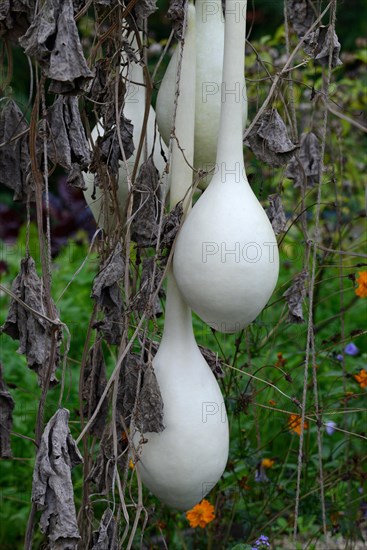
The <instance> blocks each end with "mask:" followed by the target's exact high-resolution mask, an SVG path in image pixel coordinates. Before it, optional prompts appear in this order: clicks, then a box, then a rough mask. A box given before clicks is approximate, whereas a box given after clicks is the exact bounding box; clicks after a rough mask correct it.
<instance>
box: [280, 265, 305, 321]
mask: <svg viewBox="0 0 367 550" xmlns="http://www.w3.org/2000/svg"><path fill="white" fill-rule="evenodd" d="M307 279H308V272H307V271H306V270H303V271H302V272H301V273H299V274H298V275H296V276H295V277H294V279H293V282H292V284H291V286H290V287H289V288H288V290H286V291H285V292H284V294H283V296H284V298H285V301H286V302H287V304H288V309H289V312H288V321H289V322H290V323H295V324H300V323H304V322H305V319H304V317H303V310H302V302H303V300H304V299H305V296H306V281H307Z"/></svg>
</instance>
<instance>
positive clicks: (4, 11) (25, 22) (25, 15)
mask: <svg viewBox="0 0 367 550" xmlns="http://www.w3.org/2000/svg"><path fill="white" fill-rule="evenodd" d="M34 7H35V0H1V2H0V37H1V38H5V39H7V40H11V41H12V42H16V41H17V40H18V38H19V37H20V36H21V35H22V34H24V33H25V32H26V30H27V29H28V27H29V25H30V24H31V20H32V16H33V12H34Z"/></svg>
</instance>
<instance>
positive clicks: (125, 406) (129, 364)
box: [117, 353, 142, 427]
mask: <svg viewBox="0 0 367 550" xmlns="http://www.w3.org/2000/svg"><path fill="white" fill-rule="evenodd" d="M141 370H142V361H141V359H140V356H139V355H137V354H136V353H128V354H127V356H126V358H125V360H124V362H123V364H122V368H121V371H120V376H119V385H118V396H117V410H118V411H119V413H120V414H121V415H122V416H123V418H124V420H125V423H126V426H128V427H129V426H130V422H131V417H132V413H133V409H134V406H135V401H136V398H137V395H136V393H137V389H138V383H139V376H140V375H141ZM140 383H141V381H140Z"/></svg>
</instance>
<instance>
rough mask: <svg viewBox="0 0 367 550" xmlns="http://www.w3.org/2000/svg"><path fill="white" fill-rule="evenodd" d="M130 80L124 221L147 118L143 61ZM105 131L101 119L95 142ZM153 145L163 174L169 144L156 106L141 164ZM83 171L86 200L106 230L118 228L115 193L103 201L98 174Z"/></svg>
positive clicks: (122, 170)
mask: <svg viewBox="0 0 367 550" xmlns="http://www.w3.org/2000/svg"><path fill="white" fill-rule="evenodd" d="M132 48H133V49H134V50H136V49H137V48H138V45H137V42H136V40H135V39H134V41H133V43H132ZM126 84H127V91H126V98H125V105H124V110H123V113H124V116H125V118H127V119H129V120H131V122H132V124H133V126H134V130H133V141H134V145H135V151H134V153H133V155H132V156H131V157H130V158H129V159H128V161H127V164H128V171H127V170H126V165H125V163H124V162H122V161H120V167H119V179H118V190H117V199H118V203H119V212H120V220H121V222H124V213H125V206H126V201H127V197H128V194H129V186H128V173H129V175H130V177H131V174H132V171H133V168H134V164H135V159H136V153H137V150H138V146H139V141H140V135H141V132H142V128H143V122H144V113H145V103H146V87H145V85H144V72H143V67H142V66H141V65H140V64H139V63H134V62H131V63H130V64H129V74H128V78H127V82H126ZM103 133H104V130H103V127H102V125H101V124H100V123H97V125H96V126H95V127H94V129H93V130H92V135H91V137H92V141H93V143H95V142H96V140H97V138H98V137H99V136H102V135H103ZM153 146H154V152H153V159H154V164H155V166H156V168H157V169H158V171H159V173H160V174H161V175H162V173H163V171H164V168H165V161H164V159H163V156H162V154H161V149H162V150H163V151H164V153H165V155H166V156H167V148H166V146H165V144H164V143H163V141H162V140H161V139H160V136H159V132H158V130H157V129H156V125H155V112H154V109H153V107H152V106H150V108H149V117H148V121H147V128H146V138H145V143H144V146H143V149H142V152H141V154H140V158H139V163H138V168H139V167H140V166H141V164H142V163H143V162H144V160H145V158H146V155H145V152H146V153H147V156H149V155H150V154H151V152H152V150H153ZM83 175H84V181H85V184H86V186H87V189H86V190H85V191H84V197H85V199H86V202H87V204H88V206H89V208H90V209H91V211H92V213H93V216H94V218H95V220H96V222H97V224H98V225H99V226H100V227H103V228H104V230H105V231H106V233H110V232H111V231H113V230H114V229H115V227H116V223H117V220H116V218H115V216H113V213H114V212H115V206H114V205H113V203H112V200H113V199H112V196H111V197H110V199H109V201H108V202H106V204H104V201H103V199H104V197H103V194H104V190H103V189H101V188H100V187H96V188H95V186H94V177H95V176H94V174H92V173H90V172H85V173H84V174H83ZM93 191H95V197H94V198H93V197H92V195H93ZM166 192H167V189H166V187H165V181H164V178H162V193H163V197H164V196H165V194H166ZM106 208H108V212H105V209H106Z"/></svg>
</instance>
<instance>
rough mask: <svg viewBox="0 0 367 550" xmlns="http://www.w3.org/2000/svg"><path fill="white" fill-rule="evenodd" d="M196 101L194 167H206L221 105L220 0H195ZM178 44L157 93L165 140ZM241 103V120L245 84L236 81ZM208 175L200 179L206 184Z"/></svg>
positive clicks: (212, 151) (214, 148)
mask: <svg viewBox="0 0 367 550" xmlns="http://www.w3.org/2000/svg"><path fill="white" fill-rule="evenodd" d="M195 15H196V17H195V18H196V103H195V105H196V106H195V154H194V167H195V168H196V169H197V170H204V171H209V170H211V169H212V168H213V167H214V165H215V160H216V152H217V140H218V134H219V120H220V109H221V83H222V71H223V49H224V18H223V12H222V2H221V0H211V1H210V2H209V1H208V0H196V3H195ZM178 58H179V48H177V49H176V50H175V52H174V53H173V56H172V58H171V60H170V62H169V65H168V67H167V70H166V73H165V75H164V78H163V80H162V83H161V86H160V89H159V93H158V97H157V105H156V110H157V122H158V127H159V130H160V132H161V134H162V137H163V139H164V140H165V141H166V143H168V141H169V136H170V133H171V129H172V122H173V112H174V97H175V83H176V73H177V65H178ZM233 92H234V93H236V94H237V97H238V101H240V102H241V103H242V115H241V116H242V117H243V124H244V125H245V124H246V119H247V98H246V88H245V84H244V82H243V86H242V88H241V89H240V84H239V82H237V83H236V88H235V89H234V90H233ZM210 179H211V176H208V177H207V178H205V179H204V180H202V182H201V184H200V187H206V186H207V185H208V183H209V181H210Z"/></svg>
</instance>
